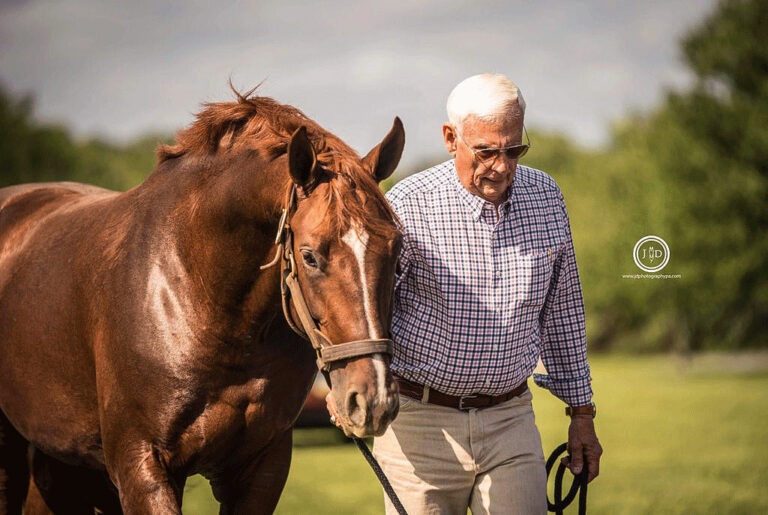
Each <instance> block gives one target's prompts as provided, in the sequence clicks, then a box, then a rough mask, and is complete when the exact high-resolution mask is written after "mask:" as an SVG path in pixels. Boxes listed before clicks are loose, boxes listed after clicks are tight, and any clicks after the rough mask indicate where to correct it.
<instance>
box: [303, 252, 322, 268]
mask: <svg viewBox="0 0 768 515" xmlns="http://www.w3.org/2000/svg"><path fill="white" fill-rule="evenodd" d="M301 258H302V259H303V260H304V264H305V265H307V266H308V267H310V268H318V267H319V266H320V264H319V263H318V262H317V259H316V258H315V254H314V253H313V252H312V251H311V250H302V251H301Z"/></svg>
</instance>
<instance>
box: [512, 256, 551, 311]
mask: <svg viewBox="0 0 768 515" xmlns="http://www.w3.org/2000/svg"><path fill="white" fill-rule="evenodd" d="M556 253H557V249H556V248H554V247H548V248H543V249H537V250H533V251H531V252H529V253H528V254H523V255H521V256H520V261H521V265H522V266H521V274H520V290H521V292H520V293H521V304H522V305H524V306H530V307H536V308H539V309H540V308H541V307H542V306H543V305H544V301H545V300H546V298H547V292H548V291H549V283H550V280H551V279H552V265H553V263H554V260H555V258H556V255H557V254H556Z"/></svg>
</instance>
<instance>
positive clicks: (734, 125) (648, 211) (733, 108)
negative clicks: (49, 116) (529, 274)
mask: <svg viewBox="0 0 768 515" xmlns="http://www.w3.org/2000/svg"><path fill="white" fill-rule="evenodd" d="M765 34H768V2H766V1H765V0H725V1H722V2H721V3H720V4H719V5H718V6H717V8H716V9H715V11H714V12H713V13H712V14H711V15H710V16H709V17H708V18H707V19H706V20H704V21H703V22H702V23H701V24H700V25H698V26H697V27H695V28H694V29H692V30H691V31H690V32H689V33H688V34H687V35H686V37H685V38H684V39H683V40H682V42H681V45H680V48H681V52H682V55H683V58H684V60H685V63H686V64H687V66H688V67H689V68H690V70H691V71H692V72H693V74H694V75H695V78H696V80H695V83H694V84H693V85H692V86H691V87H690V88H688V89H686V90H684V91H672V92H668V93H667V95H666V97H665V98H664V100H663V101H662V102H661V103H660V105H658V106H657V107H656V108H655V109H653V110H651V111H649V112H645V113H635V114H631V115H628V116H627V117H626V118H625V119H623V120H621V121H619V122H617V123H616V124H615V126H614V127H613V129H612V137H611V141H610V144H609V145H607V146H606V147H605V148H601V149H598V150H587V149H584V148H580V147H579V146H577V145H575V144H574V143H573V142H572V141H569V140H568V139H567V138H566V137H564V136H562V135H559V134H551V133H543V132H540V131H531V136H532V140H533V141H534V145H535V147H534V149H533V150H532V152H530V153H529V155H528V156H526V157H525V158H524V160H523V161H522V164H526V165H529V166H534V167H537V168H541V169H542V170H545V171H547V172H548V173H550V174H551V175H553V176H554V177H555V179H556V180H557V181H558V183H559V184H560V187H561V189H562V190H563V193H564V194H565V197H566V202H567V204H568V207H569V213H570V218H571V224H572V228H573V234H574V242H575V245H576V251H577V256H578V260H579V269H580V273H581V277H582V283H583V286H584V294H585V303H586V308H587V317H588V318H587V319H588V338H589V343H590V346H591V348H592V349H594V350H629V351H641V352H642V351H659V350H678V351H693V350H702V349H738V348H749V347H768V331H766V328H768V266H766V256H768V234H766V229H767V228H768V45H765V44H764V42H763V39H764V35H765ZM0 134H2V136H0V186H4V185H9V184H16V183H22V182H36V181H48V180H76V181H83V182H89V183H92V184H98V185H101V186H104V187H108V188H112V189H118V190H123V189H127V188H130V187H132V186H134V185H136V184H138V183H139V182H141V180H143V179H144V178H145V177H146V176H147V175H148V174H149V172H151V171H152V169H153V168H154V163H155V156H154V147H155V146H156V145H157V144H158V142H160V141H161V140H162V141H168V140H169V139H170V138H168V137H161V136H157V135H150V136H147V137H143V138H140V139H139V140H137V141H136V142H134V143H131V144H128V145H114V144H110V143H107V142H105V141H101V140H98V139H93V140H89V141H77V140H76V139H74V138H73V137H72V135H71V134H70V133H69V131H68V130H67V129H66V128H64V127H58V126H51V125H45V124H40V123H38V122H36V121H35V120H34V117H33V102H32V100H31V99H30V98H29V97H24V98H21V99H16V98H13V97H12V96H11V95H9V94H8V93H7V92H6V91H4V90H2V89H0ZM433 162H437V159H436V160H435V161H433ZM414 171H415V170H414ZM646 235H657V236H659V237H661V238H663V239H664V240H665V241H666V242H667V243H668V245H669V248H670V260H669V263H668V264H667V266H666V267H665V269H664V270H663V271H662V272H660V273H663V274H666V275H672V276H679V277H673V278H668V279H656V280H654V279H648V278H646V279H629V278H625V277H624V276H627V275H632V274H637V273H642V272H641V271H640V270H638V268H637V266H636V264H635V262H634V260H633V257H632V251H633V248H634V245H635V243H636V242H637V241H638V240H639V239H640V238H642V237H644V236H646ZM650 275H653V274H650Z"/></svg>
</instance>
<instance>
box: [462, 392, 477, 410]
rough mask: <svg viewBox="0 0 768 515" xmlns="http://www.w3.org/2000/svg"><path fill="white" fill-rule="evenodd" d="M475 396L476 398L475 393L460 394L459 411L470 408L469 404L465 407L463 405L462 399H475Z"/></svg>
mask: <svg viewBox="0 0 768 515" xmlns="http://www.w3.org/2000/svg"><path fill="white" fill-rule="evenodd" d="M476 398H477V394H473V395H462V396H461V397H459V409H460V410H461V411H467V410H470V409H472V407H471V406H466V407H465V406H464V399H476Z"/></svg>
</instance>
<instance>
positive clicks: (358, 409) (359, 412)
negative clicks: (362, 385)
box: [346, 390, 366, 426]
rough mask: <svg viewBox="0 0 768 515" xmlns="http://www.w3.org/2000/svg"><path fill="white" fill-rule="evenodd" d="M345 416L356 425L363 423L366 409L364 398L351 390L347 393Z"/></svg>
mask: <svg viewBox="0 0 768 515" xmlns="http://www.w3.org/2000/svg"><path fill="white" fill-rule="evenodd" d="M346 408H347V416H348V417H349V420H351V421H352V423H353V424H355V425H356V426H362V425H364V424H365V417H366V409H365V398H364V397H363V396H362V395H360V394H359V393H357V392H356V391H354V390H352V391H351V392H349V394H348V395H347V404H346Z"/></svg>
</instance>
